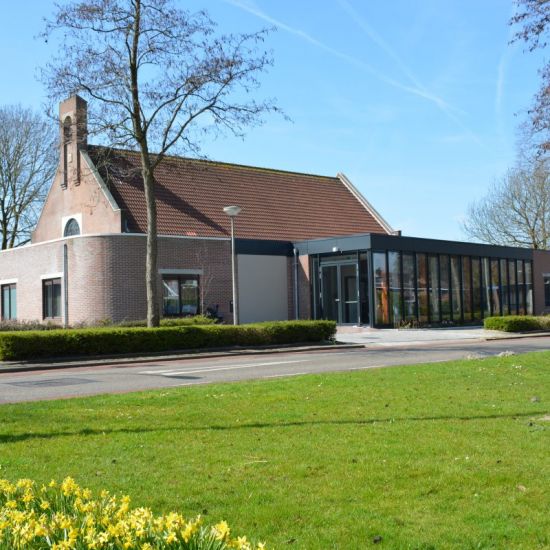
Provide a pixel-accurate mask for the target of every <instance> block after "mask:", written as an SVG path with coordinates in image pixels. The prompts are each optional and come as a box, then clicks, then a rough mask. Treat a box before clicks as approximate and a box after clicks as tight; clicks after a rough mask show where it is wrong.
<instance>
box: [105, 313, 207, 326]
mask: <svg viewBox="0 0 550 550" xmlns="http://www.w3.org/2000/svg"><path fill="white" fill-rule="evenodd" d="M215 322H216V319H213V318H212V317H207V316H206V315H193V316H192V317H164V318H163V319H161V320H160V326H161V327H184V326H187V325H213V324H214V323H215ZM108 326H109V325H108ZM110 326H116V327H146V326H147V321H145V320H141V321H121V322H120V323H116V324H114V325H110Z"/></svg>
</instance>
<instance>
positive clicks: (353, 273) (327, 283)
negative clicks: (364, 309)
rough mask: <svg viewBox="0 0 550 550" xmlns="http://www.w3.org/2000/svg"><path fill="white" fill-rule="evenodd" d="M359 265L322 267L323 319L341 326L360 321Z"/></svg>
mask: <svg viewBox="0 0 550 550" xmlns="http://www.w3.org/2000/svg"><path fill="white" fill-rule="evenodd" d="M357 279H358V277H357V264H356V263H353V264H351V263H350V264H336V265H324V266H322V267H321V305H322V308H323V318H324V319H330V320H331V321H336V322H337V323H338V324H339V325H345V324H352V323H357V322H358V320H359V311H358V307H359V300H358V294H359V293H358V286H357V283H358V280H357Z"/></svg>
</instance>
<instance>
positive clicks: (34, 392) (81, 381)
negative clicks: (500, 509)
mask: <svg viewBox="0 0 550 550" xmlns="http://www.w3.org/2000/svg"><path fill="white" fill-rule="evenodd" d="M544 350H550V337H542V338H541V337H537V338H523V339H515V340H514V339H511V340H495V341H471V340H469V341H454V342H437V343H431V344H429V343H428V344H421V345H414V346H407V347H402V346H401V347H398V346H396V347H380V348H376V349H375V348H370V349H348V350H338V349H329V350H321V351H310V352H299V353H297V352H285V353H276V354H261V355H246V356H237V357H236V356H232V357H217V358H197V359H185V360H182V359H172V360H164V359H163V360H162V361H151V362H149V363H140V364H124V365H101V366H82V367H74V368H70V369H67V368H64V369H52V370H42V371H38V370H36V371H25V372H19V373H0V404H2V403H14V402H22V401H37V400H42V399H61V398H69V397H80V396H85V395H97V394H105V393H124V392H133V391H141V390H147V389H153V388H171V387H177V386H192V385H195V384H209V383H214V382H235V381H239V380H251V379H270V378H277V377H285V376H297V375H301V374H311V373H323V372H335V371H347V370H358V369H371V368H380V367H390V366H392V365H408V364H411V365H412V364H418V363H426V362H439V361H448V360H451V359H463V358H465V357H468V356H480V357H488V356H491V355H496V354H498V353H501V352H504V351H513V352H514V353H517V354H520V353H526V352H531V351H544Z"/></svg>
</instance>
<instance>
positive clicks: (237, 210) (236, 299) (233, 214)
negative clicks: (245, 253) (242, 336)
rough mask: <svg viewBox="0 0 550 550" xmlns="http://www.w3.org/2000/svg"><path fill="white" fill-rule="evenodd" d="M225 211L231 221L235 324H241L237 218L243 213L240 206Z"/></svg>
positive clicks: (227, 207) (226, 208)
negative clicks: (236, 233)
mask: <svg viewBox="0 0 550 550" xmlns="http://www.w3.org/2000/svg"><path fill="white" fill-rule="evenodd" d="M223 211H224V212H225V213H226V214H227V215H228V216H229V219H230V220H231V279H232V284H233V324H234V325H238V324H239V294H238V288H237V265H236V255H235V218H236V217H237V216H238V215H239V213H240V212H241V207H240V206H226V207H224V209H223Z"/></svg>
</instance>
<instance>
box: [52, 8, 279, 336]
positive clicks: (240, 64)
mask: <svg viewBox="0 0 550 550" xmlns="http://www.w3.org/2000/svg"><path fill="white" fill-rule="evenodd" d="M53 32H60V33H61V35H62V38H63V40H62V44H63V48H62V51H61V52H60V56H59V57H58V58H56V59H54V60H53V61H52V62H51V63H50V64H49V65H48V66H47V67H45V69H44V71H43V80H44V82H45V83H46V85H47V87H48V90H49V95H50V99H51V100H52V101H57V100H59V99H62V98H65V97H67V96H69V95H72V94H75V93H78V94H80V95H82V96H83V97H85V98H86V99H88V100H89V101H90V111H89V115H88V123H89V129H90V133H92V134H93V133H96V134H101V135H102V136H103V137H104V139H105V140H106V141H107V142H108V144H109V145H111V146H122V147H130V148H132V149H137V150H138V151H139V153H140V159H141V175H142V178H143V183H144V189H145V199H146V205H147V262H146V284H147V324H148V326H157V325H158V323H159V309H158V306H159V303H158V291H157V276H156V271H157V211H156V205H155V191H154V188H155V170H156V169H157V168H158V166H159V164H160V163H161V162H162V161H163V159H164V157H165V155H166V154H167V153H168V152H169V151H171V152H178V153H180V154H181V153H186V154H188V153H192V154H196V153H198V151H199V149H200V139H201V136H203V135H204V134H205V133H208V132H211V131H213V132H219V131H222V132H223V131H229V132H230V133H232V134H235V135H238V136H241V135H242V134H243V131H244V130H245V129H246V128H247V127H249V126H251V125H253V124H256V123H259V122H261V118H262V115H263V114H265V113H266V112H270V111H276V110H277V108H276V107H275V106H274V104H273V102H272V101H261V102H257V101H255V100H254V99H252V98H251V92H253V91H254V89H256V88H257V87H258V85H259V82H258V75H259V73H261V72H263V71H264V70H265V69H266V68H267V67H268V66H269V65H270V64H271V58H270V56H269V55H268V53H266V52H265V51H261V50H260V51H258V50H259V48H260V47H261V44H262V42H263V40H264V39H265V36H266V32H267V31H265V30H262V31H260V32H257V33H252V34H238V35H222V36H217V35H216V33H215V24H214V23H213V22H212V20H211V19H210V18H209V17H208V15H207V13H206V12H204V11H201V12H198V13H190V12H187V11H184V10H181V9H179V8H177V7H176V5H175V2H174V0H154V1H152V0H79V1H76V0H72V1H69V2H65V3H64V4H63V5H57V7H56V12H55V14H54V16H53V18H52V19H51V20H50V21H48V22H47V25H46V29H45V32H44V36H45V37H46V38H47V37H48V36H49V35H50V34H51V33H53ZM152 151H155V152H156V154H153V153H152Z"/></svg>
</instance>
